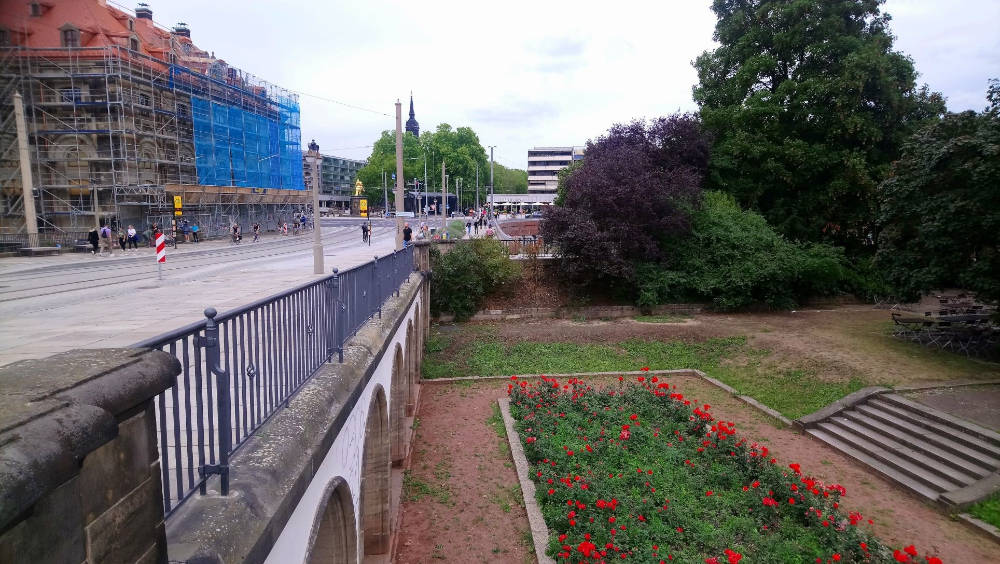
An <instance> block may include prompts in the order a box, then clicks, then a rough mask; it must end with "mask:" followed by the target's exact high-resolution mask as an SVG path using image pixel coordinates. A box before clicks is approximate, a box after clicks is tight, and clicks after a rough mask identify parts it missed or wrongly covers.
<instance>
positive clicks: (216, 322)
mask: <svg viewBox="0 0 1000 564" xmlns="http://www.w3.org/2000/svg"><path fill="white" fill-rule="evenodd" d="M413 265H414V263H413V247H412V246H411V247H408V248H406V249H403V250H401V251H396V252H395V253H393V254H391V255H387V256H385V257H381V258H379V257H376V258H375V260H373V261H371V262H368V263H365V264H362V265H360V266H356V267H354V268H351V269H349V270H346V271H343V272H338V271H337V270H334V273H333V275H331V276H326V277H324V278H321V279H319V280H315V281H313V282H309V283H307V284H303V285H301V286H298V287H296V288H293V289H291V290H287V291H285V292H282V293H280V294H276V295H274V296H270V297H267V298H264V299H261V300H258V301H256V302H254V303H251V304H249V305H246V306H243V307H240V308H237V309H235V310H232V311H228V312H225V313H222V314H219V313H217V312H216V311H215V309H213V308H208V309H206V310H205V319H204V320H202V321H199V322H196V323H192V324H190V325H187V326H186V327H181V328H180V329H177V330H175V331H171V332H169V333H165V334H163V335H160V336H158V337H153V338H152V339H147V340H145V341H142V342H139V343H136V344H135V345H133V347H142V348H152V349H158V350H163V351H166V352H168V353H170V354H172V355H174V356H175V357H177V359H178V360H179V361H180V363H181V367H182V371H181V373H180V375H178V377H177V382H176V383H175V384H174V386H172V387H171V388H170V389H168V390H166V391H164V392H163V393H162V394H160V395H159V396H157V397H156V399H155V405H156V424H157V434H158V445H159V454H160V471H161V473H162V476H161V478H162V482H163V507H164V510H165V512H166V513H167V514H168V515H169V514H170V513H171V512H172V511H174V510H175V509H176V508H177V507H178V506H179V505H180V504H182V503H183V502H184V501H185V500H186V499H188V498H189V497H190V496H191V495H192V494H193V493H194V492H195V491H196V490H197V491H200V493H201V494H205V493H206V486H207V480H208V478H209V477H210V476H212V475H215V474H217V475H219V486H220V490H221V493H222V495H228V494H229V459H230V456H231V455H232V454H233V453H234V452H236V451H237V450H238V449H239V448H240V446H242V445H243V444H245V442H246V440H247V439H248V438H249V437H250V436H251V435H253V433H254V432H255V431H256V430H257V429H258V428H260V426H261V425H263V424H264V423H265V422H266V421H267V420H268V419H270V418H271V417H272V416H273V415H274V414H275V413H277V412H278V411H279V410H280V409H281V408H282V407H287V406H288V402H289V400H290V398H291V397H292V396H293V395H294V394H295V392H297V391H298V390H299V388H301V387H302V385H303V384H305V383H306V382H307V381H308V380H309V378H311V377H312V376H313V375H314V374H315V373H316V372H317V371H318V370H319V369H320V368H321V367H322V366H323V364H324V363H326V362H329V361H331V359H333V358H334V357H336V359H337V361H339V362H343V360H344V344H345V343H346V342H347V340H348V339H350V338H351V337H352V336H353V335H354V334H355V333H356V332H357V331H358V329H360V328H361V326H362V325H364V323H365V322H366V321H368V320H369V319H370V318H371V317H372V316H373V315H376V314H378V315H381V311H382V304H383V303H385V301H386V300H387V299H388V298H389V296H390V295H392V294H393V293H395V294H397V295H398V294H399V290H400V287H401V286H402V284H403V283H404V282H405V281H406V279H407V277H408V276H409V275H410V274H411V273H412V272H413Z"/></svg>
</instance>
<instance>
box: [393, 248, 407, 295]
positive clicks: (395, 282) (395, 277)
mask: <svg viewBox="0 0 1000 564" xmlns="http://www.w3.org/2000/svg"><path fill="white" fill-rule="evenodd" d="M403 252H404V251H402V250H400V251H399V252H398V253H393V255H392V285H393V286H395V287H396V297H397V298H398V297H399V286H400V284H399V257H400V256H402V255H403Z"/></svg>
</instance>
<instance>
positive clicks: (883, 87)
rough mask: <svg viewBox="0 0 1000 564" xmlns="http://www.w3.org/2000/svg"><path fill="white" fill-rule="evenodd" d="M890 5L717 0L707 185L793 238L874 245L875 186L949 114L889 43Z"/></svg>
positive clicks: (709, 68)
mask: <svg viewBox="0 0 1000 564" xmlns="http://www.w3.org/2000/svg"><path fill="white" fill-rule="evenodd" d="M883 1H884V0H837V1H828V0H796V1H792V0H714V2H713V3H712V10H713V11H714V12H715V13H716V15H717V16H718V23H717V24H716V27H715V35H714V38H715V39H716V40H717V41H718V42H719V43H720V45H719V47H718V48H717V49H715V50H713V51H707V52H705V53H703V54H702V55H701V56H699V57H698V58H697V60H696V61H695V63H694V66H695V68H696V69H697V71H698V78H699V84H698V85H697V86H696V87H695V88H694V98H695V101H696V102H697V103H698V105H699V107H700V108H701V117H702V119H703V122H704V124H705V127H706V128H707V129H708V130H709V131H711V132H712V133H714V135H715V145H714V148H713V152H712V158H711V163H710V170H709V176H708V187H714V188H717V189H721V190H724V191H726V192H729V193H731V194H733V195H734V196H735V197H736V198H737V200H738V201H739V203H740V204H742V205H743V206H744V207H750V208H752V209H755V210H758V211H760V212H761V213H762V214H763V215H764V217H765V218H767V220H768V221H769V222H771V224H772V225H775V226H776V227H777V228H778V230H779V231H780V232H781V233H783V234H785V235H786V236H788V237H790V238H792V239H803V240H811V241H818V240H828V241H832V242H836V243H837V244H841V245H844V246H846V247H847V248H848V250H849V251H851V252H852V254H853V253H857V252H862V251H863V250H864V249H865V248H868V249H871V248H872V243H873V240H874V238H875V237H876V232H875V219H876V217H877V199H876V188H877V186H878V183H879V182H880V181H881V180H882V179H883V178H884V177H885V176H886V174H887V172H888V169H889V166H890V163H891V162H892V161H893V160H894V159H896V158H898V156H899V154H900V150H901V148H902V145H903V142H904V140H905V139H906V138H907V137H908V136H909V135H910V134H912V132H913V131H914V130H915V129H916V127H917V126H918V125H919V124H921V123H922V122H924V120H926V119H927V118H933V117H935V116H938V115H940V114H941V113H943V111H944V109H945V108H944V100H943V98H942V97H941V96H940V94H937V93H931V92H929V91H928V90H927V87H926V86H924V87H922V88H919V89H918V88H917V87H916V85H915V80H916V77H917V73H916V71H915V70H914V67H913V61H912V60H911V59H910V58H909V57H907V56H906V55H904V54H902V53H899V52H897V51H893V50H892V40H893V38H892V35H891V33H890V30H889V20H890V17H889V15H888V14H884V13H882V12H881V11H880V6H881V4H882V3H883Z"/></svg>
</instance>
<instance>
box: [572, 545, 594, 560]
mask: <svg viewBox="0 0 1000 564" xmlns="http://www.w3.org/2000/svg"><path fill="white" fill-rule="evenodd" d="M596 548H597V545H595V544H594V543H592V542H590V541H583V542H581V543H580V544H579V545H577V547H576V549H577V550H579V551H580V552H581V553H583V555H584V556H586V557H587V558H590V555H591V554H593V553H594V549H596Z"/></svg>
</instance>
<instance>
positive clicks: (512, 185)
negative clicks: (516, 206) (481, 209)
mask: <svg viewBox="0 0 1000 564" xmlns="http://www.w3.org/2000/svg"><path fill="white" fill-rule="evenodd" d="M483 174H484V171H479V179H480V180H479V184H480V185H481V186H486V185H488V184H489V174H490V171H489V169H487V170H486V171H485V176H484V175H483ZM493 183H494V185H495V188H494V191H495V192H496V193H497V194H526V193H527V192H528V171H526V170H521V169H519V168H507V167H505V166H503V165H502V164H500V163H498V162H494V163H493ZM484 194H485V192H484ZM480 201H481V202H485V201H486V200H485V199H481V200H480Z"/></svg>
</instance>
